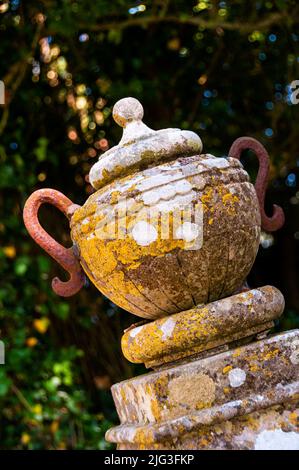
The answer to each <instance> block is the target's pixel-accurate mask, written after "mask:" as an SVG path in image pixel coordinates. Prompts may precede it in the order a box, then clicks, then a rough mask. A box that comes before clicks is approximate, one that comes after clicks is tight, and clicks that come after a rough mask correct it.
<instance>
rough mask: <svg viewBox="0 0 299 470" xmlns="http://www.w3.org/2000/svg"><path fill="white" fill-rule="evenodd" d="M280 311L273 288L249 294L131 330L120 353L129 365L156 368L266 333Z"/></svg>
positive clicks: (281, 306) (281, 303)
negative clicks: (129, 362) (140, 364)
mask: <svg viewBox="0 0 299 470" xmlns="http://www.w3.org/2000/svg"><path fill="white" fill-rule="evenodd" d="M283 309H284V298H283V295H282V294H281V293H280V292H279V290H278V289H276V288H275V287H272V286H265V287H261V288H259V289H252V290H248V291H247V292H242V293H240V294H236V295H234V296H231V297H227V298H225V299H221V300H218V301H215V302H211V303H209V304H207V305H202V306H197V307H194V308H192V309H191V310H188V311H184V312H180V313H176V314H173V315H170V316H168V317H166V318H161V319H158V320H155V321H153V322H150V323H146V324H144V325H141V326H137V327H135V328H131V329H129V330H128V331H127V332H125V334H124V335H123V337H122V350H123V353H124V356H125V357H126V358H127V359H128V360H129V361H131V362H136V363H138V362H139V363H141V362H144V363H145V365H146V366H147V367H156V366H157V365H160V364H164V363H168V362H172V361H177V360H178V359H181V358H184V357H188V356H191V355H194V354H197V353H199V352H201V351H204V350H205V351H206V350H208V349H213V348H215V347H217V346H220V345H223V344H225V343H229V342H232V341H236V340H237V339H240V338H244V337H250V336H252V335H255V334H256V333H258V332H261V331H264V330H267V329H269V328H271V327H272V326H273V323H271V322H272V321H273V320H275V319H277V318H278V317H279V316H280V315H281V314H282V312H283Z"/></svg>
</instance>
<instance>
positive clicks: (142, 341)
mask: <svg viewBox="0 0 299 470" xmlns="http://www.w3.org/2000/svg"><path fill="white" fill-rule="evenodd" d="M113 116H114V119H115V121H116V122H117V123H118V124H119V125H121V126H122V127H123V128H124V131H123V137H122V139H121V141H120V143H119V144H118V145H117V146H115V147H113V148H111V149H110V150H109V151H107V152H106V153H104V154H103V155H102V156H101V157H100V158H99V161H98V162H97V163H96V164H95V165H94V166H93V167H92V168H91V171H90V174H89V178H90V182H91V184H92V185H93V187H94V189H95V190H96V191H95V193H94V194H92V195H91V196H90V197H89V198H88V200H87V201H86V203H85V204H84V205H83V206H82V207H80V206H78V205H76V204H73V203H72V201H70V200H69V199H68V198H67V197H66V196H64V195H63V194H62V193H60V192H58V191H55V190H53V189H41V190H39V191H36V192H35V193H33V194H32V195H31V196H30V197H29V199H28V200H27V202H26V204H25V207H24V221H25V224H26V227H27V229H28V231H29V233H30V234H31V236H32V237H33V238H34V240H35V241H36V242H37V243H38V244H39V245H41V246H42V247H43V248H44V249H45V250H46V251H47V252H48V253H49V254H50V255H51V256H52V257H53V258H54V259H55V260H56V261H57V262H58V263H60V264H61V265H62V266H63V268H64V269H65V270H66V271H67V272H68V273H69V275H70V279H69V280H68V281H67V282H62V281H61V280H59V279H57V278H55V279H53V282H52V286H53V289H54V291H55V292H56V293H57V294H59V295H63V296H68V295H72V294H75V293H76V292H77V291H78V290H79V289H80V288H81V287H82V286H83V284H84V281H85V275H87V277H88V278H89V279H90V280H91V281H92V282H93V283H94V284H95V285H96V287H97V288H98V289H99V290H100V291H101V292H102V293H103V294H105V295H106V296H107V297H109V298H110V299H111V300H112V301H113V302H115V303H116V304H117V305H119V306H121V307H123V308H124V309H126V310H128V311H129V312H131V313H134V314H136V315H138V316H140V317H143V318H146V319H148V320H150V321H142V322H141V323H140V324H137V325H136V324H135V325H132V326H131V327H130V328H129V329H128V330H126V331H125V332H124V335H123V337H122V351H123V354H124V355H125V357H126V358H127V359H128V360H129V361H131V362H133V363H144V364H145V366H146V367H149V368H153V369H154V371H153V372H150V373H148V374H144V375H142V376H140V377H134V378H131V379H129V380H125V381H123V382H120V383H118V384H114V385H113V387H112V395H113V398H114V402H115V405H116V409H117V412H118V416H119V420H120V425H119V426H116V427H114V428H112V429H110V430H109V431H107V433H106V439H107V440H108V441H109V442H112V443H114V444H116V445H117V448H118V449H127V450H128V449H164V450H169V449H176V450H177V449H181V450H184V449H297V450H298V449H299V331H298V330H294V331H290V332H287V333H283V334H278V335H269V333H270V331H271V329H272V328H273V326H274V324H275V322H276V321H277V320H278V318H279V317H280V315H281V314H282V312H283V309H284V298H283V295H282V294H281V293H280V292H279V290H278V289H276V288H275V287H272V286H263V287H260V288H256V289H249V288H248V287H247V286H246V285H245V281H246V277H247V275H248V273H249V271H250V269H251V266H252V264H253V262H254V260H255V257H256V253H257V250H258V245H259V240H260V232H261V229H264V230H266V231H273V230H277V229H278V228H280V227H281V226H282V224H283V222H284V215H283V211H282V210H281V208H279V207H278V206H274V210H273V215H272V217H268V216H267V215H266V214H265V212H264V197H265V190H266V184H267V178H268V171H269V157H268V154H267V152H266V150H265V149H264V147H263V146H262V145H261V144H260V143H259V142H258V141H256V140H255V139H252V138H249V137H242V138H239V139H237V140H236V141H235V142H234V143H233V145H232V147H231V149H230V151H229V153H228V157H226V158H224V157H221V158H219V157H215V156H213V155H211V154H206V153H204V154H203V153H201V152H202V143H201V140H200V138H199V137H198V136H197V135H196V134H195V133H194V132H191V131H183V130H180V129H164V130H160V131H153V130H152V129H149V128H148V127H147V126H146V125H145V124H143V122H142V117H143V109H142V106H141V104H140V103H139V102H138V101H137V100H136V99H134V98H125V99H123V100H120V101H119V102H118V103H116V105H115V106H114V109H113ZM246 149H250V150H252V151H254V153H255V154H256V156H257V157H258V159H259V171H258V175H257V179H256V182H255V185H254V186H253V184H252V183H251V182H250V181H249V176H248V174H247V173H246V171H245V170H244V169H243V167H242V165H241V163H240V156H241V153H242V151H243V150H246ZM43 203H50V204H53V205H54V206H56V207H57V208H58V209H60V210H61V211H62V212H63V213H64V214H65V215H66V216H67V217H68V218H69V220H70V228H71V238H72V240H73V247H72V248H65V247H63V246H61V245H60V244H58V243H57V242H56V241H55V240H53V239H52V238H51V237H50V235H49V234H47V233H46V232H45V230H44V229H43V228H42V227H41V226H40V224H39V222H38V209H39V207H40V205H41V204H43Z"/></svg>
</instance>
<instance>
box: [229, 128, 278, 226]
mask: <svg viewBox="0 0 299 470" xmlns="http://www.w3.org/2000/svg"><path fill="white" fill-rule="evenodd" d="M243 150H253V152H254V153H255V154H256V156H257V158H258V160H259V170H258V175H257V178H256V182H255V190H256V194H257V198H258V201H259V206H260V212H261V221H262V228H263V229H264V230H266V231H267V232H274V231H275V230H278V229H279V228H281V227H282V226H283V224H284V220H285V217H284V213H283V210H282V208H281V207H279V206H277V205H276V204H274V205H273V215H272V217H268V216H267V215H266V213H265V208H264V204H265V194H266V189H267V183H268V177H269V166H270V163H269V155H268V152H267V150H266V149H265V147H264V146H263V145H262V144H261V143H260V142H259V141H258V140H256V139H253V138H252V137H239V138H238V139H236V140H235V141H234V143H233V144H232V146H231V148H230V150H229V153H228V156H229V157H233V158H237V159H238V160H240V157H241V154H242V152H243Z"/></svg>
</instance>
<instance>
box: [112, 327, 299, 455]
mask: <svg viewBox="0 0 299 470" xmlns="http://www.w3.org/2000/svg"><path fill="white" fill-rule="evenodd" d="M112 393H113V397H114V401H115V404H116V407H117V411H118V414H119V418H120V421H121V425H120V426H118V427H116V428H113V429H111V430H109V431H108V432H107V435H106V438H107V440H108V441H110V442H116V443H117V444H118V446H119V448H122V449H124V448H133V449H154V448H159V449H200V448H206V449H211V448H212V449H217V448H219V449H230V448H233V449H254V448H257V449H260V448H267V446H268V448H271V446H272V447H274V446H275V448H280V447H279V446H282V447H283V446H285V447H286V446H289V448H296V446H297V448H298V442H299V422H298V416H299V409H298V407H299V331H298V330H294V331H290V332H288V333H283V334H279V335H275V336H272V337H269V338H267V339H263V340H261V341H258V342H255V343H252V344H248V345H245V346H242V347H240V348H236V349H233V350H230V351H228V352H224V353H221V354H217V355H215V356H211V357H208V358H205V359H201V360H193V361H190V362H188V363H187V364H183V365H177V366H173V367H169V368H168V369H162V370H160V371H157V372H152V373H149V374H146V375H143V376H140V377H137V378H134V379H131V380H127V381H124V382H121V383H119V384H116V385H114V386H113V387H112Z"/></svg>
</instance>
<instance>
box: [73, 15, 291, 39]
mask: <svg viewBox="0 0 299 470" xmlns="http://www.w3.org/2000/svg"><path fill="white" fill-rule="evenodd" d="M286 19H288V20H289V21H294V19H293V16H291V15H288V13H286V12H279V13H272V14H269V15H268V16H267V17H266V18H264V19H262V20H260V21H256V22H253V23H245V22H242V21H235V22H228V21H222V20H221V19H220V18H219V19H218V18H216V19H203V18H201V17H198V16H187V17H179V16H175V15H165V16H142V15H140V16H139V17H137V18H129V19H127V20H122V21H113V22H107V23H98V24H90V23H79V24H78V27H79V28H80V29H82V30H85V31H108V30H111V29H112V30H113V29H118V30H123V29H126V28H131V27H134V26H135V27H136V26H140V27H145V26H148V25H150V24H157V23H174V24H181V25H190V26H197V27H199V26H200V27H203V28H206V29H216V28H218V27H220V28H222V29H225V30H228V31H239V32H240V33H242V34H247V33H250V32H252V31H254V30H259V31H263V30H267V29H269V27H271V26H273V25H275V24H281V23H282V22H283V21H284V20H286Z"/></svg>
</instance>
